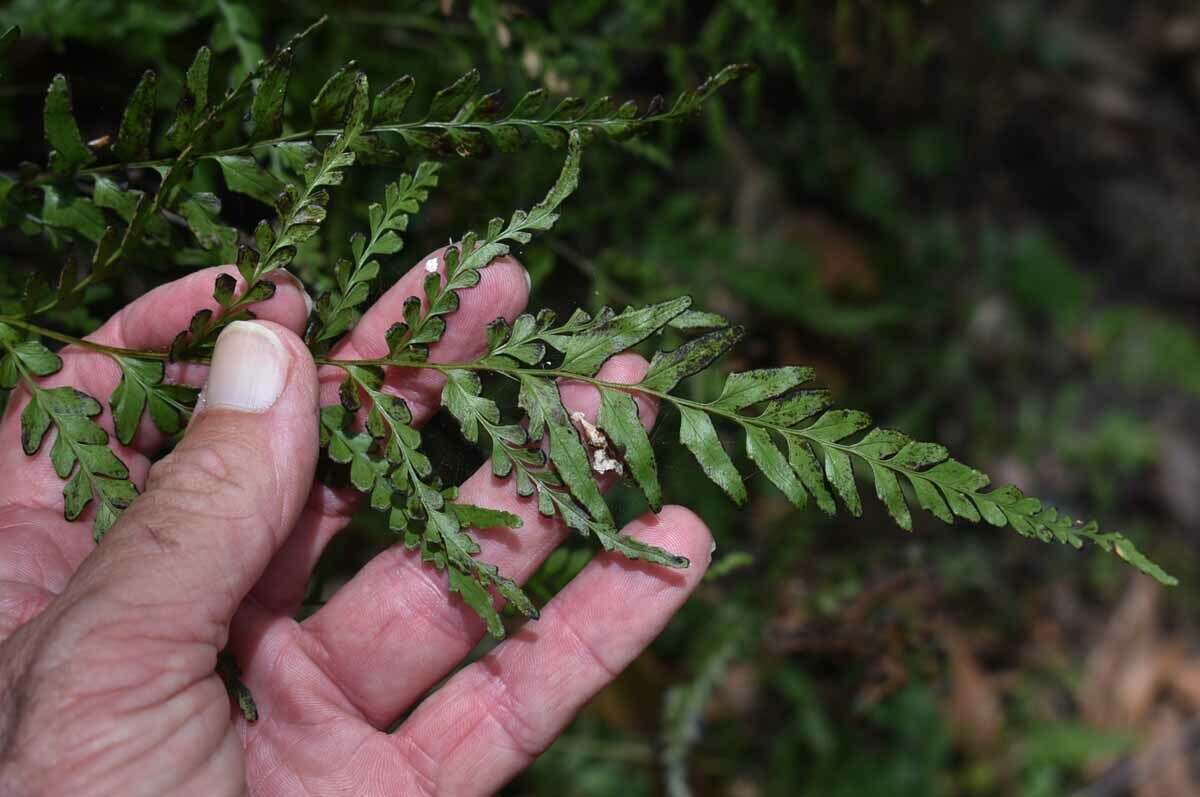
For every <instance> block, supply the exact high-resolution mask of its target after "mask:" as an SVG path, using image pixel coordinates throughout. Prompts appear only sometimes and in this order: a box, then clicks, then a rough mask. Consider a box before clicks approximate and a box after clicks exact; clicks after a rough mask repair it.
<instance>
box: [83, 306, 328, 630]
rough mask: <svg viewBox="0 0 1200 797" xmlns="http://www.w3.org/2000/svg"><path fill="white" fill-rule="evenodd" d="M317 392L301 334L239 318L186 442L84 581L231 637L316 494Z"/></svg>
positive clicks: (224, 339) (189, 625)
mask: <svg viewBox="0 0 1200 797" xmlns="http://www.w3.org/2000/svg"><path fill="white" fill-rule="evenodd" d="M317 402H318V399H317V377H316V366H315V365H314V363H313V360H312V356H311V355H310V354H309V352H308V350H307V349H306V348H305V346H304V344H303V343H302V342H301V341H300V339H299V338H297V337H296V335H295V334H294V333H292V332H291V331H289V330H288V329H287V328H285V327H282V326H280V325H278V324H273V323H267V322H236V323H233V324H230V325H229V326H228V327H227V328H226V329H225V331H224V332H222V333H221V336H220V338H219V339H218V340H217V344H216V348H215V349H214V351H213V358H212V366H211V368H210V371H209V376H208V382H207V384H206V386H205V389H204V394H203V397H202V399H201V406H200V408H199V409H198V411H197V414H196V416H195V418H194V419H193V421H192V424H191V426H190V427H189V428H188V430H187V433H186V434H185V435H184V438H183V440H182V442H180V444H179V445H178V446H177V447H176V448H175V450H174V451H173V452H172V453H171V454H170V455H168V456H167V457H165V458H164V459H163V460H162V461H161V462H159V463H157V464H156V465H155V466H154V467H153V468H152V469H151V470H150V474H149V477H148V478H147V482H146V490H145V493H144V494H143V495H142V496H140V497H139V498H138V500H137V501H135V502H134V503H133V505H132V506H131V507H130V508H129V509H128V510H127V511H126V512H125V514H124V515H123V516H122V517H121V519H120V521H119V522H118V523H117V524H116V526H114V527H113V529H112V530H111V531H110V532H109V533H108V535H107V536H106V537H105V539H104V541H103V542H102V544H101V545H100V547H99V548H98V549H97V550H96V551H95V553H93V554H92V556H90V557H88V559H87V560H86V561H85V563H84V566H83V568H81V570H80V572H79V574H78V575H77V578H76V579H75V580H76V582H82V584H77V586H82V587H83V588H84V589H85V590H87V591H91V590H90V589H88V588H89V587H91V588H98V589H99V590H100V591H102V592H107V593H109V594H112V595H114V597H116V598H118V599H119V600H120V601H121V602H122V603H123V604H125V605H126V606H132V607H135V608H138V609H157V610H158V612H157V613H158V614H160V615H161V616H169V617H170V618H171V619H172V621H173V622H174V623H175V625H174V630H175V631H177V632H179V633H181V634H185V635H187V636H190V637H192V638H197V639H199V638H203V637H211V636H213V635H215V636H216V637H218V638H216V639H213V640H212V641H214V642H215V643H217V644H223V643H224V634H225V633H226V628H227V626H228V623H229V621H230V619H231V618H232V616H233V614H234V612H235V611H236V610H237V607H238V605H239V604H240V603H241V601H242V599H243V598H244V597H245V596H246V594H247V593H248V592H249V591H250V589H251V587H253V586H254V583H255V582H256V581H257V580H258V579H259V577H260V576H261V575H262V572H263V570H265V569H266V566H267V564H268V562H269V561H270V560H271V557H272V555H273V554H274V553H275V551H276V550H277V549H278V548H279V546H280V545H281V544H282V543H283V541H284V539H285V538H286V537H287V536H288V534H290V533H291V530H292V526H293V525H294V524H295V523H296V520H297V518H298V517H299V516H300V512H301V510H302V509H303V507H304V504H305V502H306V501H307V498H308V493H309V489H310V488H311V486H312V481H313V476H314V472H315V469H316V461H317V448H318V442H317V437H318V433H317V423H318V403H317ZM204 641H208V639H204Z"/></svg>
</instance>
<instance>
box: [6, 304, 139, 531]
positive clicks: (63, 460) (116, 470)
mask: <svg viewBox="0 0 1200 797" xmlns="http://www.w3.org/2000/svg"><path fill="white" fill-rule="evenodd" d="M0 347H2V348H3V351H4V354H3V356H0V389H5V390H9V389H12V388H14V387H16V386H17V385H18V384H21V385H23V386H24V387H25V389H26V390H27V391H28V393H29V403H28V404H27V405H26V406H25V410H24V411H23V412H22V413H21V446H22V448H23V449H24V451H25V453H26V454H27V455H30V456H32V455H34V454H36V453H37V452H38V451H39V450H41V448H42V443H43V442H44V441H45V439H46V434H47V433H48V432H49V431H50V429H51V427H53V428H54V430H55V437H54V443H53V445H52V446H51V449H50V462H51V463H52V464H53V466H54V472H55V473H57V474H58V477H59V478H60V479H63V480H64V481H66V486H65V488H64V489H63V514H64V516H65V517H66V519H67V520H75V519H76V518H78V517H79V516H80V515H82V514H83V512H84V510H86V509H87V507H88V505H89V504H91V503H92V502H93V501H94V502H95V503H96V515H95V520H94V522H93V536H94V537H95V539H96V540H99V539H100V538H101V537H103V536H104V534H105V533H106V532H107V531H108V530H109V529H110V528H112V526H113V524H114V523H116V521H117V518H119V517H120V515H121V513H122V512H123V511H124V510H125V509H126V507H128V506H129V505H130V504H131V503H132V502H133V499H134V498H136V497H137V494H138V493H137V488H136V487H134V485H133V482H131V481H130V480H129V469H128V468H126V467H125V464H124V463H123V462H121V460H120V459H118V458H117V455H116V454H114V453H113V452H112V450H110V449H109V447H108V442H109V440H108V433H107V432H105V431H104V429H103V428H101V427H100V425H99V424H97V423H96V422H95V420H94V419H95V417H96V416H97V415H99V414H100V413H101V411H102V410H103V407H101V405H100V402H98V401H96V400H95V399H93V398H92V397H91V396H89V395H87V394H86V393H83V392H82V391H79V390H76V389H74V388H72V387H55V388H44V387H42V386H41V385H40V384H39V383H38V379H40V378H43V377H47V376H51V375H53V374H56V373H58V372H59V371H60V370H61V369H62V359H61V358H59V356H58V355H57V354H55V353H54V352H52V351H50V350H49V349H47V348H46V347H45V346H43V345H42V344H41V343H40V342H39V341H37V340H34V339H22V338H21V336H20V335H19V334H18V333H17V331H16V330H15V329H13V328H12V327H11V326H8V325H6V324H0Z"/></svg>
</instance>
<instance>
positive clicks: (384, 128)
mask: <svg viewBox="0 0 1200 797" xmlns="http://www.w3.org/2000/svg"><path fill="white" fill-rule="evenodd" d="M673 118H675V116H674V115H672V114H671V113H670V112H669V111H664V112H663V113H659V114H655V115H654V116H647V117H644V118H641V119H639V120H638V123H639V124H656V123H659V122H666V121H669V120H671V119H673ZM622 121H624V120H622ZM612 124H614V121H613V120H612V119H606V118H599V117H598V118H593V119H576V120H568V121H549V122H546V121H542V120H540V119H501V120H497V121H495V122H427V121H420V122H403V123H400V124H390V125H373V126H370V127H367V128H365V129H364V130H363V131H362V135H371V134H372V133H401V132H404V131H427V132H443V133H444V132H449V131H455V130H457V131H470V132H480V133H486V132H489V131H491V130H493V129H496V128H500V127H510V126H511V127H523V128H527V129H533V128H535V127H540V128H547V127H553V128H557V129H559V130H562V131H563V132H564V133H567V132H570V131H571V130H591V129H602V128H604V127H605V126H608V125H612ZM343 131H344V128H340V127H329V128H322V129H320V130H308V131H303V132H299V133H289V134H287V135H283V136H277V137H275V138H264V139H262V140H261V141H251V142H248V143H245V144H239V145H237V146H234V147H227V148H225V149H218V150H213V151H211V152H201V153H197V154H196V155H194V157H195V158H196V159H197V160H199V159H202V158H218V157H224V156H226V155H248V154H250V153H252V152H253V151H254V150H257V149H262V148H264V147H274V146H278V145H280V144H294V143H298V142H305V143H313V142H315V141H316V139H319V138H336V137H337V136H340V135H341V134H342V133H343ZM174 162H175V159H174V158H154V159H151V160H143V161H135V162H132V163H106V164H104V165H102V166H92V167H88V168H85V169H80V170H79V172H78V173H79V174H107V173H110V172H116V171H121V170H124V169H149V168H152V167H155V166H167V165H169V164H171V163H174Z"/></svg>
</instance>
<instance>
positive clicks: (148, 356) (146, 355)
mask: <svg viewBox="0 0 1200 797" xmlns="http://www.w3.org/2000/svg"><path fill="white" fill-rule="evenodd" d="M0 323H4V324H8V325H9V326H14V327H17V328H19V329H23V330H25V331H26V332H32V333H33V334H35V335H41V336H42V337H43V338H49V339H50V340H56V341H58V342H59V343H65V344H67V345H69V346H79V347H80V348H84V349H89V350H91V351H94V352H97V353H100V354H108V355H110V356H112V357H130V358H135V359H139V360H162V361H166V360H167V359H169V358H168V356H167V353H166V352H161V351H141V350H138V349H123V348H121V347H119V346H106V345H105V344H103V343H97V342H96V341H94V340H86V339H84V338H77V337H75V336H74V335H68V334H66V333H64V332H56V331H55V330H53V329H47V328H46V327H42V326H38V325H37V324H31V323H30V322H28V321H26V320H24V319H23V318H12V317H9V316H0Z"/></svg>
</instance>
